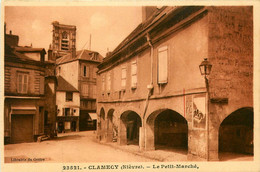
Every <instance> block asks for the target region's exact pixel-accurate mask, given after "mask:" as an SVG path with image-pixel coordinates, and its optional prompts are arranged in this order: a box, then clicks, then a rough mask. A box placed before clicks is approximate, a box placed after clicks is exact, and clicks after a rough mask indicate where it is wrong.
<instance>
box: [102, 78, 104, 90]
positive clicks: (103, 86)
mask: <svg viewBox="0 0 260 172" xmlns="http://www.w3.org/2000/svg"><path fill="white" fill-rule="evenodd" d="M102 91H105V75H103V76H102Z"/></svg>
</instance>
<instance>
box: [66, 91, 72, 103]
mask: <svg viewBox="0 0 260 172" xmlns="http://www.w3.org/2000/svg"><path fill="white" fill-rule="evenodd" d="M66 101H67V102H68V101H73V92H66Z"/></svg>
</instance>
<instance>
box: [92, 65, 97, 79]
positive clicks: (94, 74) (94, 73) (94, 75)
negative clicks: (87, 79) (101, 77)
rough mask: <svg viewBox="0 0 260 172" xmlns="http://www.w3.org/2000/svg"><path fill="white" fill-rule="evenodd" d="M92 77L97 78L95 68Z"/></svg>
mask: <svg viewBox="0 0 260 172" xmlns="http://www.w3.org/2000/svg"><path fill="white" fill-rule="evenodd" d="M93 78H97V68H96V67H95V68H93Z"/></svg>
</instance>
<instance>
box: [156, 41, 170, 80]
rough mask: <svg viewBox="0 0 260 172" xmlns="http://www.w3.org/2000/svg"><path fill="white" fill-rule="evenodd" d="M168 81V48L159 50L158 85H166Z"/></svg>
mask: <svg viewBox="0 0 260 172" xmlns="http://www.w3.org/2000/svg"><path fill="white" fill-rule="evenodd" d="M167 80H168V47H167V46H164V47H161V48H159V49H158V84H165V83H167Z"/></svg>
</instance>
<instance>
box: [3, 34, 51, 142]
mask: <svg viewBox="0 0 260 172" xmlns="http://www.w3.org/2000/svg"><path fill="white" fill-rule="evenodd" d="M5 37H7V38H8V39H5V54H4V61H5V65H4V72H5V73H4V74H5V83H4V89H5V95H4V139H5V143H20V142H32V141H35V140H36V139H37V137H38V136H40V135H44V134H45V133H44V131H45V126H44V112H45V110H46V109H45V88H44V86H45V62H44V55H45V54H46V53H45V50H44V49H38V48H32V47H29V49H30V50H29V52H31V50H32V51H33V52H34V54H35V55H36V56H37V57H43V58H39V59H34V57H35V56H34V55H33V56H31V54H30V53H29V54H26V52H27V50H28V47H19V46H18V42H19V37H18V36H17V35H12V34H5ZM12 38H14V40H12ZM18 48H19V50H21V49H23V52H20V51H16V49H18ZM52 106H54V107H55V105H52ZM54 115H55V114H54Z"/></svg>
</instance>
